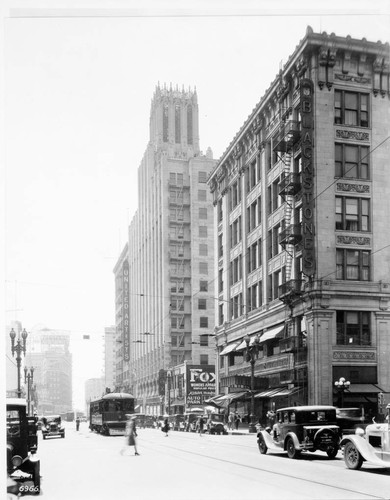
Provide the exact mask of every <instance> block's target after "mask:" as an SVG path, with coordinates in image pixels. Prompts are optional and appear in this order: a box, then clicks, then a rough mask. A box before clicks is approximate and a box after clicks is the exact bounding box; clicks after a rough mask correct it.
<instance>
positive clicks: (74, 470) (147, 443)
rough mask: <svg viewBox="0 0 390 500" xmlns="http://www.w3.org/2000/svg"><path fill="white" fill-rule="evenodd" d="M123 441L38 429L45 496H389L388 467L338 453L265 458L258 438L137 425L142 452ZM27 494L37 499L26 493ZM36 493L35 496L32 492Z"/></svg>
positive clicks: (47, 499)
mask: <svg viewBox="0 0 390 500" xmlns="http://www.w3.org/2000/svg"><path fill="white" fill-rule="evenodd" d="M123 442H124V438H123V437H121V436H117V437H106V436H100V435H98V434H95V433H91V432H90V431H89V429H88V427H87V424H86V423H82V424H81V429H80V432H76V430H75V425H74V424H73V423H72V424H71V423H66V437H65V439H54V438H53V439H47V440H45V441H43V440H42V437H41V433H39V448H38V451H39V456H40V460H41V475H42V493H41V496H40V497H39V498H42V500H69V499H70V498H72V499H74V500H83V499H87V498H94V499H95V500H100V499H102V500H106V499H108V498H109V499H110V500H111V499H126V498H132V499H135V500H151V499H153V500H164V499H169V500H176V499H183V500H184V499H186V500H187V499H188V500H192V499H193V500H195V499H196V500H199V499H202V500H207V499H213V500H219V499H221V500H222V499H223V500H233V499H234V500H238V499H241V498H245V499H252V498H253V499H254V498H256V499H258V498H261V499H262V500H267V499H271V498H272V499H280V498H288V499H289V500H293V499H297V500H298V499H300V500H302V499H305V498H307V499H311V500H313V499H327V500H333V499H334V500H336V499H337V500H340V499H343V500H344V499H345V500H347V499H353V500H360V499H385V498H387V499H388V498H389V496H390V477H389V474H390V470H389V469H378V468H373V467H368V466H366V465H364V466H363V469H362V470H360V471H350V470H348V469H346V467H345V465H344V461H343V459H342V455H341V453H339V456H338V457H337V459H336V460H329V459H328V458H327V457H326V455H325V454H323V453H318V454H307V455H304V457H303V458H301V459H300V460H290V459H288V458H287V457H286V456H284V455H276V454H267V455H265V456H264V455H260V453H259V451H258V448H257V444H256V437H255V436H254V435H228V436H209V435H203V436H202V437H199V435H196V434H193V433H180V432H170V433H169V437H165V434H164V433H162V432H161V431H157V430H153V429H139V453H140V456H139V457H136V456H134V454H133V453H134V452H133V451H131V455H127V456H122V455H121V454H120V453H119V452H120V449H121V447H122V445H123ZM25 498H34V497H33V496H26V497H25ZM35 498H36V497H35Z"/></svg>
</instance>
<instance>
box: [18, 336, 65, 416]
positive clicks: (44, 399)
mask: <svg viewBox="0 0 390 500" xmlns="http://www.w3.org/2000/svg"><path fill="white" fill-rule="evenodd" d="M69 343H70V335H69V332H67V331H64V330H54V329H50V328H39V329H34V330H32V331H31V332H29V336H28V338H27V353H26V358H25V365H26V367H27V368H30V367H34V382H33V385H34V387H35V392H36V395H37V400H38V401H37V404H38V408H37V412H38V414H43V415H45V414H46V415H47V414H50V413H55V414H57V413H66V412H68V411H71V410H72V354H71V353H70V352H69Z"/></svg>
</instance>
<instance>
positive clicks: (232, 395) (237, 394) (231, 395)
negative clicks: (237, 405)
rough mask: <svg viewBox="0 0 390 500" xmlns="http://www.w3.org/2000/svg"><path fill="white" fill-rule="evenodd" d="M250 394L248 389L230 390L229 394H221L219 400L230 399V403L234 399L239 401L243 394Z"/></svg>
mask: <svg viewBox="0 0 390 500" xmlns="http://www.w3.org/2000/svg"><path fill="white" fill-rule="evenodd" d="M247 394H248V391H244V392H230V393H229V394H225V395H224V396H221V397H220V398H219V399H218V401H221V402H222V401H229V404H230V403H231V402H232V401H237V400H238V399H241V398H242V397H243V396H246V395H247Z"/></svg>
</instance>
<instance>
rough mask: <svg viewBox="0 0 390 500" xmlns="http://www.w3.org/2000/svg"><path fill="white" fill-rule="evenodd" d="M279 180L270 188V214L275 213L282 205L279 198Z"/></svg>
mask: <svg viewBox="0 0 390 500" xmlns="http://www.w3.org/2000/svg"><path fill="white" fill-rule="evenodd" d="M279 180H280V179H279V178H277V179H276V180H275V181H274V182H273V183H272V184H271V185H270V186H268V213H270V214H271V213H272V212H274V211H275V210H276V209H277V208H278V207H279V206H280V205H281V203H282V200H281V197H280V196H279Z"/></svg>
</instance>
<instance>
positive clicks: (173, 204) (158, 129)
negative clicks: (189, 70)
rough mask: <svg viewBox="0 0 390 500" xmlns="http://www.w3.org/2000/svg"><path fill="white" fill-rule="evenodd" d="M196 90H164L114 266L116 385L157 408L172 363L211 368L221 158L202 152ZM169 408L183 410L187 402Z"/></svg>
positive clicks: (145, 407)
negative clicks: (211, 184)
mask: <svg viewBox="0 0 390 500" xmlns="http://www.w3.org/2000/svg"><path fill="white" fill-rule="evenodd" d="M198 116H199V111H198V98H197V94H196V91H192V90H188V91H185V90H184V89H183V90H179V89H178V88H176V89H173V88H169V89H168V88H166V87H165V86H164V87H160V86H158V87H157V88H156V90H155V93H154V96H153V99H152V103H151V113H150V140H149V144H148V146H147V148H146V151H145V154H144V157H143V159H142V162H141V165H140V167H139V170H138V193H139V196H138V199H139V206H138V210H137V212H136V214H135V215H134V217H133V220H132V221H131V224H130V227H129V239H128V245H127V246H126V248H125V249H124V250H123V252H122V254H121V256H120V258H119V259H118V262H117V265H116V267H115V269H114V273H115V280H116V326H117V332H118V338H117V340H118V346H119V349H118V352H117V355H118V357H117V383H118V388H121V389H122V390H127V391H128V392H131V393H134V395H135V396H136V398H137V402H138V404H139V406H140V409H141V411H145V412H147V413H155V414H157V413H159V412H161V411H163V407H164V404H165V407H166V401H164V398H165V397H166V396H165V394H166V392H165V389H164V387H165V386H164V384H165V380H166V375H167V371H168V369H171V368H173V367H175V366H178V365H182V364H183V363H185V362H188V363H191V364H193V365H204V366H206V365H207V366H209V365H214V357H215V343H214V339H212V338H211V337H212V335H213V330H214V301H215V300H214V281H213V280H210V273H211V271H212V268H213V258H214V242H213V207H212V199H211V194H210V191H209V189H208V188H207V184H206V181H207V178H208V176H209V174H210V172H211V171H212V169H213V168H214V165H215V161H214V160H213V159H212V152H211V150H210V149H208V151H207V153H206V155H204V154H202V152H201V151H200V148H199V125H198ZM176 403H177V404H175V405H171V406H170V409H171V411H172V412H179V411H183V410H184V408H185V398H184V399H182V400H180V401H179V400H177V401H176Z"/></svg>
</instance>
